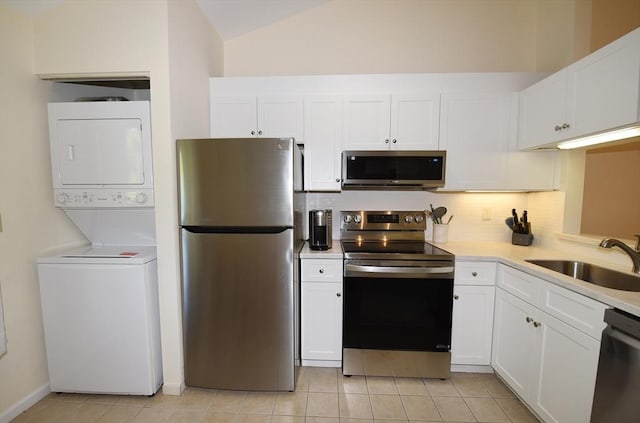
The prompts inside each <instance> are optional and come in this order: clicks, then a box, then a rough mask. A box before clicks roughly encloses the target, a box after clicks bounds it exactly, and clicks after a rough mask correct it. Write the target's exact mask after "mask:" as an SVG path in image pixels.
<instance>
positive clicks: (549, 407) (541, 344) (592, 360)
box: [530, 313, 600, 423]
mask: <svg viewBox="0 0 640 423" xmlns="http://www.w3.org/2000/svg"><path fill="white" fill-rule="evenodd" d="M536 323H537V324H538V326H537V327H536V328H535V331H536V346H535V349H534V356H535V357H536V363H535V366H534V375H535V380H533V381H532V383H533V386H535V387H537V389H536V390H535V391H534V392H533V398H532V400H531V401H530V405H531V406H532V407H533V409H534V410H535V411H536V412H537V413H538V414H539V415H540V416H541V417H542V418H543V419H544V421H548V422H575V423H580V422H584V423H588V422H589V419H590V417H591V405H592V401H593V392H594V388H595V383H596V372H597V367H598V356H599V353H600V343H599V342H598V341H596V340H595V339H593V338H591V337H590V336H587V335H586V334H584V333H582V332H580V331H579V330H577V329H575V328H573V327H571V326H569V325H567V324H566V323H563V322H561V321H560V320H558V319H556V318H554V317H551V316H549V315H548V314H546V313H540V316H539V318H538V319H537V320H536Z"/></svg>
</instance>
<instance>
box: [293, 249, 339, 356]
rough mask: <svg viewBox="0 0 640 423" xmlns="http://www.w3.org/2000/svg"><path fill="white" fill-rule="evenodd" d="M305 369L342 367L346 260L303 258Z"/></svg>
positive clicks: (302, 348)
mask: <svg viewBox="0 0 640 423" xmlns="http://www.w3.org/2000/svg"><path fill="white" fill-rule="evenodd" d="M301 262H302V265H301V269H302V277H301V285H302V288H301V317H300V319H301V358H302V365H303V366H316V367H322V366H324V367H340V366H341V365H342V260H341V259H306V258H305V259H302V260H301Z"/></svg>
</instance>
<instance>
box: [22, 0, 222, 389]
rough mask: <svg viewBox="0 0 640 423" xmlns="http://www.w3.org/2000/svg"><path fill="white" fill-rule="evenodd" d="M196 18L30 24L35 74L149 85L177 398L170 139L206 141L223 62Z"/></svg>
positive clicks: (184, 11)
mask: <svg viewBox="0 0 640 423" xmlns="http://www.w3.org/2000/svg"><path fill="white" fill-rule="evenodd" d="M199 13H200V12H199V9H196V8H195V7H194V3H193V1H191V0H181V1H179V2H177V1H169V0H156V1H127V0H85V1H82V2H75V1H74V2H65V3H63V4H62V5H61V6H60V7H58V8H56V9H54V10H52V11H50V12H49V13H47V14H45V15H43V16H41V17H38V18H37V19H36V21H35V27H34V34H35V39H34V71H35V73H38V74H47V75H50V74H64V75H69V74H72V75H78V74H111V75H117V74H124V75H148V76H149V77H150V79H151V89H150V99H151V121H152V124H151V130H152V139H153V161H154V181H155V182H154V185H155V186H154V188H155V198H156V227H157V231H156V238H157V250H158V274H159V293H160V315H161V316H160V319H161V331H162V353H163V357H162V358H163V371H164V381H165V385H164V390H165V391H166V392H169V393H178V392H179V391H180V389H181V388H182V384H183V368H182V354H181V345H182V338H181V331H180V326H181V325H180V322H181V318H180V313H179V311H180V309H179V301H180V297H179V293H180V290H179V287H180V274H179V266H178V261H177V260H178V257H179V252H178V244H177V217H176V208H177V203H176V183H175V178H176V175H175V138H176V137H177V136H191V135H200V136H203V135H205V134H207V133H208V132H203V131H204V128H207V130H206V131H208V126H209V118H208V109H207V107H208V106H207V101H205V100H208V77H209V76H215V75H219V73H220V72H221V69H222V60H223V58H222V42H221V40H220V38H219V37H218V36H217V34H215V32H213V31H210V30H209V29H208V23H207V22H206V21H204V20H203V19H202V16H201V15H200V14H199ZM170 14H171V16H170ZM170 33H171V35H170ZM170 37H171V39H172V41H171V45H170V42H169V38H170ZM181 60H184V63H181ZM209 72H211V73H209ZM205 76H206V77H205ZM174 85H175V87H174ZM185 128H194V129H193V132H192V131H188V132H189V133H187V131H186V130H185Z"/></svg>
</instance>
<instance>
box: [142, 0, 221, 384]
mask: <svg viewBox="0 0 640 423" xmlns="http://www.w3.org/2000/svg"><path fill="white" fill-rule="evenodd" d="M168 6H169V79H170V96H171V99H170V104H171V142H170V144H169V145H167V146H166V147H167V149H166V154H167V155H166V157H164V159H165V160H163V162H154V165H155V166H156V184H157V185H161V186H162V187H164V189H163V191H164V193H165V196H164V197H165V198H164V199H163V205H162V207H159V206H158V204H157V203H156V221H158V222H164V223H163V225H164V226H163V227H162V228H161V227H160V226H158V229H159V231H158V246H160V245H162V247H163V255H162V256H160V257H159V259H160V260H161V261H162V267H163V269H164V271H165V272H170V275H171V278H167V280H165V281H164V282H165V290H166V292H165V295H164V296H163V297H162V298H161V304H160V306H161V313H162V321H161V323H162V328H163V329H162V333H163V343H162V348H163V356H164V357H165V360H166V359H171V360H172V362H171V363H167V364H165V369H166V370H165V372H166V371H167V369H168V368H169V367H170V368H171V369H172V373H171V375H170V376H171V378H170V379H168V378H167V377H166V376H165V385H164V388H163V391H164V392H165V393H172V394H177V393H179V392H180V390H181V389H182V388H183V380H184V377H183V368H184V367H183V354H182V317H181V306H180V303H181V289H180V287H181V285H180V263H179V257H180V254H179V238H178V226H177V225H178V206H177V204H178V198H177V181H176V152H175V140H176V139H180V138H206V137H208V136H209V104H210V101H209V78H210V77H211V76H220V75H221V74H222V67H223V55H222V50H223V47H222V40H221V39H220V37H219V36H218V35H217V33H215V31H214V30H213V29H212V28H211V26H210V25H209V23H208V21H207V20H206V18H205V17H204V15H203V14H202V12H201V11H200V9H199V8H198V6H197V5H196V3H195V2H194V1H182V0H181V1H169V2H168ZM160 229H162V230H160ZM175 370H179V374H174V372H175ZM176 376H178V377H179V378H176ZM178 381H179V382H180V385H179V386H178V385H175V383H176V382H178Z"/></svg>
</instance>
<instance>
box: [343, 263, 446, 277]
mask: <svg viewBox="0 0 640 423" xmlns="http://www.w3.org/2000/svg"><path fill="white" fill-rule="evenodd" d="M453 269H454V268H453V266H432V267H400V266H364V265H360V264H345V265H344V276H345V277H360V278H381V277H387V278H404V279H443V278H451V279H453Z"/></svg>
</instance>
